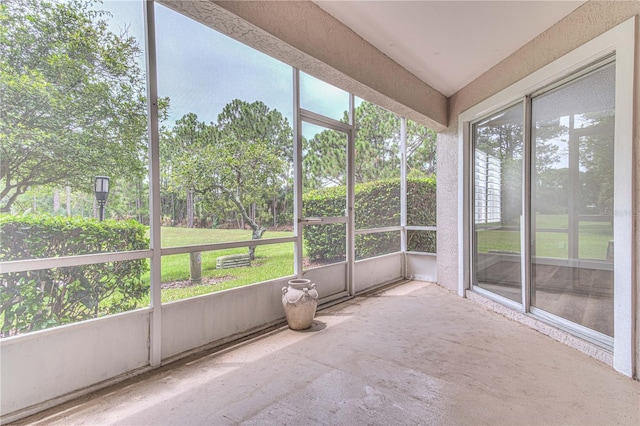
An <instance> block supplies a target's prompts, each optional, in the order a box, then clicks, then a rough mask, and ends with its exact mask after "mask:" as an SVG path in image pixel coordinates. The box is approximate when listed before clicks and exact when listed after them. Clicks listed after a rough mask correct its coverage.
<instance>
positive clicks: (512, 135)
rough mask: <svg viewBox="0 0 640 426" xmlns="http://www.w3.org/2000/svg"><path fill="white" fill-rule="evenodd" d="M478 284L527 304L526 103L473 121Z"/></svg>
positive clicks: (475, 283) (475, 263)
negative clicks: (523, 250) (523, 243)
mask: <svg viewBox="0 0 640 426" xmlns="http://www.w3.org/2000/svg"><path fill="white" fill-rule="evenodd" d="M473 139H474V146H475V149H474V157H473V162H474V163H473V170H474V184H473V189H472V191H473V197H474V199H473V208H474V213H473V215H474V221H473V228H474V229H473V235H474V253H473V255H474V278H473V280H474V285H476V286H478V287H480V288H483V289H485V290H488V291H491V292H493V293H496V294H498V295H500V296H502V297H506V298H508V299H511V300H513V301H515V302H518V303H522V265H521V263H522V262H521V256H520V230H521V216H522V164H523V163H522V155H523V107H522V104H518V105H515V106H513V107H511V108H509V109H507V110H504V111H502V112H500V113H498V114H496V115H494V116H492V117H490V118H488V119H486V120H484V121H482V122H480V123H477V124H475V125H474V126H473Z"/></svg>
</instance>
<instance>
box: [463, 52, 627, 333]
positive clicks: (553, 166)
mask: <svg viewBox="0 0 640 426" xmlns="http://www.w3.org/2000/svg"><path fill="white" fill-rule="evenodd" d="M614 105H615V63H614V62H608V63H603V64H600V65H596V66H594V67H592V68H591V69H590V70H585V71H584V72H583V73H582V74H581V75H580V76H578V77H576V78H574V79H573V80H571V81H569V82H567V83H564V84H559V85H557V86H556V87H553V88H551V89H549V90H547V91H545V92H540V94H538V95H535V96H533V97H532V98H530V99H526V100H525V101H524V102H522V103H520V104H517V105H515V106H512V107H510V108H507V109H505V110H503V111H501V112H500V113H497V114H494V115H492V116H490V117H488V118H487V119H484V120H482V121H480V122H478V123H475V124H473V126H472V129H471V131H472V136H473V143H474V153H473V157H472V164H473V173H474V175H473V176H474V180H473V186H472V194H473V200H472V201H473V223H472V229H473V237H474V241H473V265H472V280H473V285H474V287H475V288H479V289H482V290H485V291H489V292H491V293H493V294H495V295H498V296H500V297H502V298H506V299H509V300H511V301H514V302H517V303H519V304H522V305H523V308H524V310H526V311H530V312H532V313H534V314H536V315H539V316H542V317H546V318H547V319H549V320H551V321H554V322H556V323H559V324H562V325H564V326H568V327H570V328H572V329H574V330H576V331H578V332H580V333H581V334H583V335H588V336H590V337H592V338H595V339H596V340H597V341H600V342H603V343H605V344H607V343H608V342H611V339H610V338H611V337H613V330H614V323H613V318H614V303H613V296H614V294H613V289H614V256H615V253H614V252H613V247H614V244H613V243H614V242H613V235H614V222H613V206H614V197H613V194H614V164H613V160H614V121H615V112H614ZM524 108H527V114H525V111H524ZM527 116H529V117H531V120H530V127H529V128H526V127H525V125H524V123H525V117H527ZM526 122H529V120H526ZM528 136H529V137H530V138H527V137H528ZM529 141H530V151H529V148H527V149H525V148H524V147H525V146H529ZM527 165H530V167H527ZM523 167H526V168H525V169H523ZM525 174H526V175H527V181H526V182H523V176H525ZM529 180H530V182H529ZM528 186H530V188H529V187H528ZM523 205H524V206H527V210H528V211H524V212H523V209H522V206H523ZM529 206H530V207H529ZM525 224H527V225H526V228H525ZM529 224H530V226H529ZM525 249H526V250H525ZM523 262H524V263H523ZM523 271H524V272H523Z"/></svg>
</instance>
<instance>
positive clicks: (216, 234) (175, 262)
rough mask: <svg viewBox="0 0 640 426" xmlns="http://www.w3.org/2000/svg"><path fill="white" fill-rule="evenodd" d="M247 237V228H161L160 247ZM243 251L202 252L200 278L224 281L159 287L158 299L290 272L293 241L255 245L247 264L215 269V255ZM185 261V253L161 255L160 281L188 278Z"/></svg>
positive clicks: (271, 233)
mask: <svg viewBox="0 0 640 426" xmlns="http://www.w3.org/2000/svg"><path fill="white" fill-rule="evenodd" d="M291 236H293V233H292V232H275V231H267V232H266V233H265V234H264V237H263V239H267V238H279V237H291ZM250 239H251V231H243V230H236V229H234V230H227V229H189V228H170V227H163V228H162V247H181V246H188V245H193V244H212V243H221V242H229V241H246V240H250ZM247 250H248V249H247V248H246V247H243V248H236V249H228V250H216V251H209V252H203V253H202V278H203V281H205V280H206V278H213V277H218V278H221V277H225V279H224V281H221V282H219V283H217V284H203V285H199V286H188V287H184V288H163V290H162V301H163V302H169V301H172V300H179V299H184V298H187V297H193V296H198V295H201V294H207V293H211V292H214V291H220V290H225V289H228V288H233V287H239V286H242V285H247V284H253V283H257V282H261V281H267V280H270V279H274V278H280V277H285V276H289V275H293V243H284V244H274V245H268V246H258V247H257V248H256V259H255V260H254V261H253V262H252V265H251V266H249V267H241V268H230V269H216V259H217V258H218V257H220V256H225V255H228V254H240V253H247ZM189 263H190V262H189V254H177V255H171V256H163V257H162V283H163V284H166V283H170V282H175V281H184V280H188V279H189V275H190V271H189ZM144 280H145V281H146V282H149V274H146V275H145V277H144ZM148 303H149V301H148V300H143V301H142V305H146V304H148Z"/></svg>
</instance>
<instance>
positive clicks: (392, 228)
mask: <svg viewBox="0 0 640 426" xmlns="http://www.w3.org/2000/svg"><path fill="white" fill-rule="evenodd" d="M394 231H402V226H400V225H398V226H385V227H383V228H365V229H356V230H355V234H356V235H368V234H381V233H383V232H394Z"/></svg>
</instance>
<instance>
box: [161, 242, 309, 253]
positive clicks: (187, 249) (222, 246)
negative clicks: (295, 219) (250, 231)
mask: <svg viewBox="0 0 640 426" xmlns="http://www.w3.org/2000/svg"><path fill="white" fill-rule="evenodd" d="M296 241H298V238H297V237H281V238H266V239H260V240H246V241H229V242H227V243H214V244H199V245H194V246H182V247H165V248H162V249H161V250H160V253H161V255H162V256H171V255H174V254H186V253H199V252H207V251H215V250H226V249H232V248H242V247H254V246H266V245H272V244H282V243H295V242H296Z"/></svg>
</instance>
